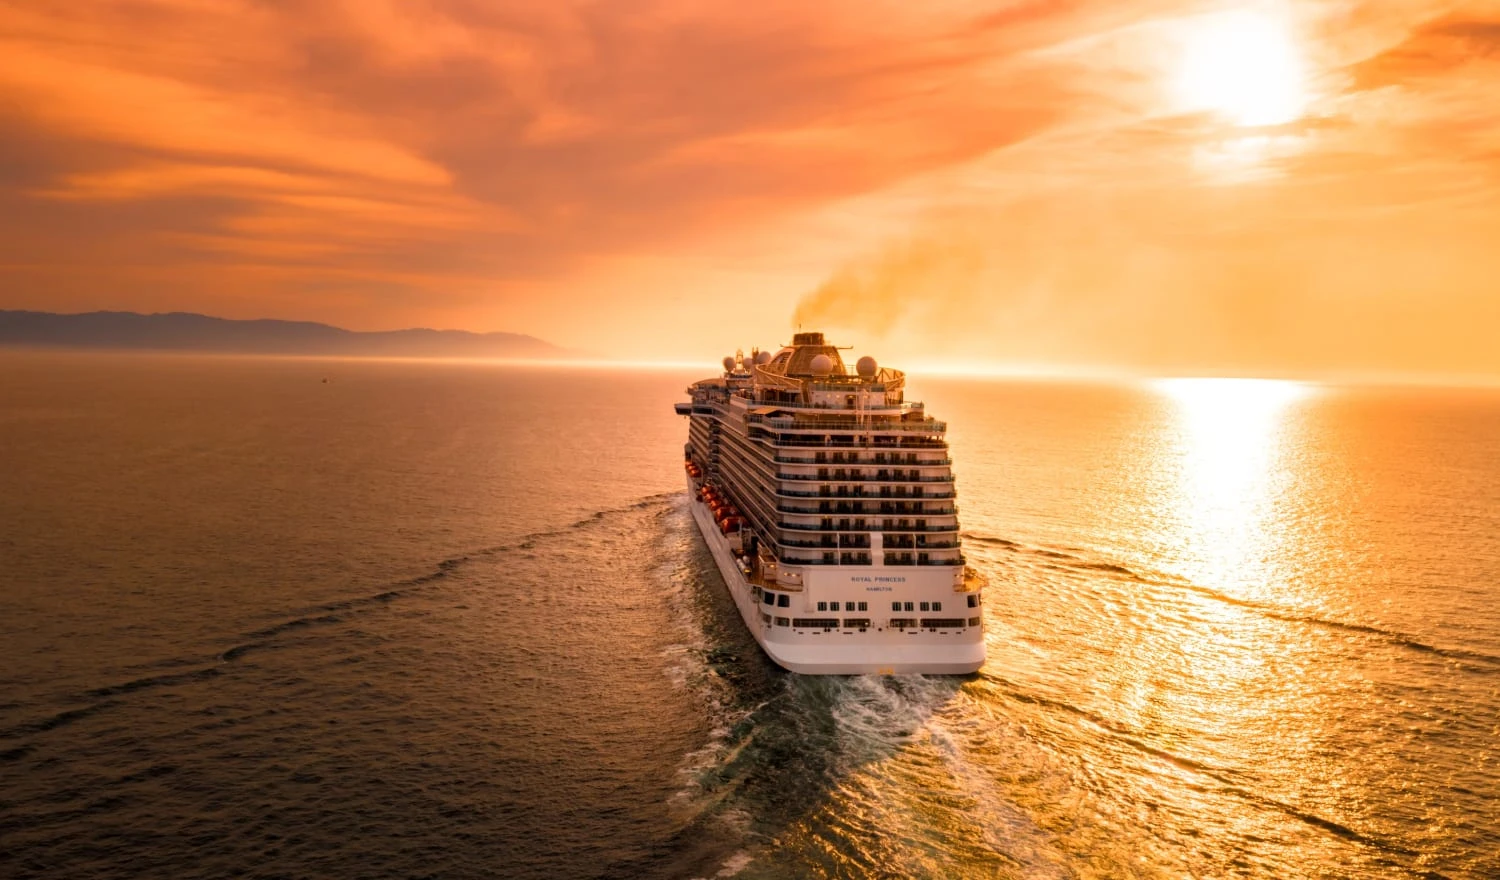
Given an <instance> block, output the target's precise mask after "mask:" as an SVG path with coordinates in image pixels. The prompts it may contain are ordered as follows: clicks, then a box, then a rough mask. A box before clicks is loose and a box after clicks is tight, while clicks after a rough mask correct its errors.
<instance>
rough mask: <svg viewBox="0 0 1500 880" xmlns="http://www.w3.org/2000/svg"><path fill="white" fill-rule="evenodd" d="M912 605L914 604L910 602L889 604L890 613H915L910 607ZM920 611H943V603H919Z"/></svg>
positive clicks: (914, 609)
mask: <svg viewBox="0 0 1500 880" xmlns="http://www.w3.org/2000/svg"><path fill="white" fill-rule="evenodd" d="M913 604H914V603H911V602H892V603H891V610H892V611H916V610H917V609H916V608H913V607H912V605H913ZM921 610H923V611H942V610H943V603H941V602H922V603H921Z"/></svg>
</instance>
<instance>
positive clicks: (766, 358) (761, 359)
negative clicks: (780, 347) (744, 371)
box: [755, 351, 771, 366]
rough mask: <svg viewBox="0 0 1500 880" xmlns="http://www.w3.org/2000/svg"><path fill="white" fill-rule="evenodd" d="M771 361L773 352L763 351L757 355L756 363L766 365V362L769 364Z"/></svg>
mask: <svg viewBox="0 0 1500 880" xmlns="http://www.w3.org/2000/svg"><path fill="white" fill-rule="evenodd" d="M770 362H771V353H770V352H769V351H763V352H761V353H760V354H758V355H756V356H755V363H756V364H758V365H759V366H765V365H766V364H769V363H770Z"/></svg>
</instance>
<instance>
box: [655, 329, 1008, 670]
mask: <svg viewBox="0 0 1500 880" xmlns="http://www.w3.org/2000/svg"><path fill="white" fill-rule="evenodd" d="M905 384H906V376H905V374H903V373H902V372H901V371H900V370H893V369H890V368H887V367H881V366H879V364H877V363H876V361H875V359H874V358H871V357H862V358H860V359H859V360H858V362H857V363H855V364H854V366H853V367H849V366H847V365H846V364H845V363H844V360H843V358H842V357H841V356H840V354H839V349H838V348H837V347H835V346H833V345H830V344H828V343H827V342H826V341H825V340H824V338H823V334H822V333H797V334H796V335H795V336H794V337H793V338H792V344H791V345H789V346H786V347H784V348H782V349H781V350H780V351H778V352H776V353H775V354H772V353H771V352H769V351H752V352H751V354H750V355H749V356H746V355H744V354H743V353H738V354H736V355H735V356H733V357H726V358H725V359H724V372H723V374H722V375H720V376H716V377H713V378H710V379H704V380H702V381H700V382H696V383H694V384H693V385H692V386H690V387H689V388H688V394H689V395H690V396H691V398H692V399H691V400H690V401H688V402H683V403H678V404H677V413H678V414H679V415H685V416H688V417H689V426H688V443H687V446H686V449H685V452H686V459H687V460H686V462H685V467H686V471H687V484H688V492H689V496H690V507H691V509H692V514H693V520H694V521H695V522H696V523H697V524H698V529H699V531H701V532H702V533H703V539H704V541H706V542H707V543H708V547H709V550H710V551H712V553H713V557H714V561H715V562H716V563H717V564H718V568H719V571H720V572H721V573H723V575H724V581H725V584H726V585H727V586H728V588H729V593H730V595H731V596H732V597H733V599H734V602H735V605H736V606H738V607H739V611H740V615H741V617H743V618H744V620H745V625H746V626H747V627H749V628H750V632H751V633H752V634H754V636H755V640H756V641H757V642H759V643H760V646H761V648H762V649H764V650H765V652H766V654H767V655H768V656H769V657H770V658H771V659H772V660H773V661H775V662H776V663H777V664H779V665H780V666H782V667H784V668H786V669H789V670H791V671H792V672H798V673H805V674H814V675H857V674H866V673H870V674H887V675H890V674H902V673H929V674H963V673H969V672H973V671H974V670H976V669H978V668H979V667H980V665H981V664H983V663H984V623H983V620H984V615H983V613H982V603H983V601H984V591H983V586H984V584H983V580H982V578H981V577H980V576H979V574H978V573H977V572H975V571H974V570H973V569H971V568H969V567H967V566H965V564H964V556H963V551H962V549H961V548H960V546H959V536H958V507H957V504H956V502H955V491H954V481H953V470H952V467H951V465H952V461H951V460H950V459H949V457H948V443H947V441H946V439H944V433H945V431H946V429H947V426H946V425H945V424H944V423H942V422H940V421H937V420H935V419H933V418H932V417H931V416H929V415H927V413H926V411H925V410H924V408H923V406H922V404H921V403H919V402H916V401H908V400H906V399H905Z"/></svg>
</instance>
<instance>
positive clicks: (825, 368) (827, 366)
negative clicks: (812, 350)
mask: <svg viewBox="0 0 1500 880" xmlns="http://www.w3.org/2000/svg"><path fill="white" fill-rule="evenodd" d="M812 371H813V375H814V376H826V375H828V374H829V373H832V372H833V358H831V357H829V356H828V355H826V354H820V355H818V356H817V357H815V358H813V359H812Z"/></svg>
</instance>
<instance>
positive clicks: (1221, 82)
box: [1177, 10, 1307, 126]
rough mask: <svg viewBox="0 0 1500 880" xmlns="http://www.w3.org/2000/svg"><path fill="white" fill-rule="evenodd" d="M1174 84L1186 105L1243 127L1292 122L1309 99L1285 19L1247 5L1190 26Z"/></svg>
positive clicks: (1204, 18)
mask: <svg viewBox="0 0 1500 880" xmlns="http://www.w3.org/2000/svg"><path fill="white" fill-rule="evenodd" d="M1177 88H1178V91H1179V93H1180V96H1181V99H1182V102H1183V104H1184V105H1185V109H1188V110H1210V111H1213V112H1216V113H1219V114H1222V115H1223V116H1224V117H1226V118H1228V119H1229V120H1230V121H1232V122H1234V123H1235V124H1237V125H1245V126H1252V125H1279V124H1281V123H1284V122H1290V121H1291V120H1293V119H1296V118H1297V117H1298V116H1299V115H1301V113H1302V110H1303V108H1304V107H1305V106H1306V104H1307V96H1306V93H1305V90H1304V86H1303V71H1302V61H1301V59H1300V58H1299V57H1298V54H1297V48H1296V46H1295V45H1294V43H1293V41H1292V38H1291V35H1290V34H1289V32H1288V29H1287V27H1286V25H1285V23H1284V22H1282V21H1279V20H1278V19H1276V18H1274V17H1271V16H1269V15H1266V14H1264V13H1259V12H1252V11H1248V10H1241V11H1236V12H1225V13H1219V14H1216V15H1212V16H1205V17H1203V18H1199V19H1195V20H1194V21H1193V22H1192V23H1191V24H1189V25H1188V31H1187V34H1186V46H1185V51H1184V53H1183V57H1182V63H1181V67H1180V68H1179V70H1178V75H1177Z"/></svg>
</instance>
